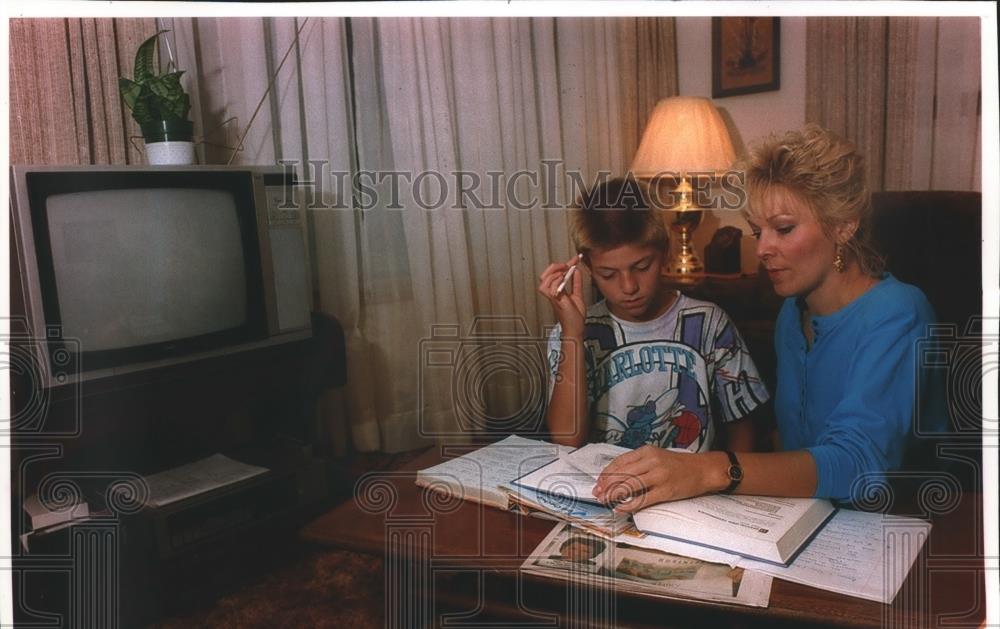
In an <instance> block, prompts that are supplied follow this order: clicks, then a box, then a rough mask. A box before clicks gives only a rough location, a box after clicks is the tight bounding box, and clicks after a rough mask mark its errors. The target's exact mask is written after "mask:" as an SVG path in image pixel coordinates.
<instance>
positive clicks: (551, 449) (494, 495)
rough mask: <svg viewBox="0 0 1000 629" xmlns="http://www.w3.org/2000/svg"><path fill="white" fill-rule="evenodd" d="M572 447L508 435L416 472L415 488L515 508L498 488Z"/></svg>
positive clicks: (494, 505) (498, 506) (501, 507)
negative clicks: (424, 488) (425, 488)
mask: <svg viewBox="0 0 1000 629" xmlns="http://www.w3.org/2000/svg"><path fill="white" fill-rule="evenodd" d="M570 451H572V448H569V447H567V446H561V445H557V444H554V443H549V442H547V441H539V440H537V439H526V438H524V437H519V436H517V435H511V436H510V437H507V438H506V439H504V440H502V441H498V442H497V443H494V444H491V445H488V446H485V447H483V448H480V449H478V450H475V451H473V452H469V453H468V454H465V455H463V456H460V457H456V458H454V459H450V460H448V461H445V462H444V463H440V464H438V465H435V466H434V467H429V468H427V469H424V470H420V471H419V472H417V485H420V486H421V487H427V488H429V489H433V490H436V491H441V492H444V493H447V494H450V495H452V496H456V497H458V498H461V499H462V500H472V501H475V502H480V503H483V504H486V505H490V506H493V507H497V508H500V509H512V508H514V509H516V508H517V505H513V504H512V503H511V501H510V497H509V494H507V493H506V492H504V491H503V490H502V489H501V487H504V486H507V485H508V484H509V483H510V482H511V481H512V480H514V479H515V478H518V477H519V476H523V475H524V474H526V473H527V472H530V471H532V470H534V469H536V468H539V467H542V466H544V465H546V464H548V463H551V462H552V461H554V460H556V459H558V457H559V456H560V455H562V454H566V453H568V452H570Z"/></svg>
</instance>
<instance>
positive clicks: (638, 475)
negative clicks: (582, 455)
mask: <svg viewBox="0 0 1000 629" xmlns="http://www.w3.org/2000/svg"><path fill="white" fill-rule="evenodd" d="M720 456H721V457H722V460H719V457H720ZM727 465H728V459H727V458H726V455H725V454H724V453H722V452H706V453H701V454H683V453H680V452H669V451H667V450H664V449H663V448H658V447H656V446H650V445H646V446H642V447H641V448H638V449H637V450H633V451H632V452H626V453H625V454H622V455H620V456H619V457H617V458H616V459H615V460H613V461H612V462H611V463H609V464H608V466H607V467H605V468H604V470H603V471H602V472H601V475H600V477H599V478H598V479H597V486H596V487H595V488H594V496H595V497H596V498H598V499H599V500H602V501H603V502H606V503H618V504H616V505H615V511H619V512H624V513H632V512H635V511H638V510H640V509H643V508H645V507H649V506H652V505H654V504H656V503H659V502H665V501H668V500H680V499H682V498H691V497H693V496H700V495H702V494H706V493H710V492H715V491H719V490H720V489H724V488H725V487H726V486H727V485H728V482H726V483H723V484H722V486H721V487H720V486H719V484H720V483H721V482H722V478H721V477H720V475H724V474H725V469H726V467H727Z"/></svg>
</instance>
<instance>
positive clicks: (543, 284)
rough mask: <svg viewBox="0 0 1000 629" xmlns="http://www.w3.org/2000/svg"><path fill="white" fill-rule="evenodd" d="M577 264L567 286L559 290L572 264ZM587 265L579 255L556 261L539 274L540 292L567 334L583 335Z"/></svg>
mask: <svg viewBox="0 0 1000 629" xmlns="http://www.w3.org/2000/svg"><path fill="white" fill-rule="evenodd" d="M574 265H575V266H576V267H577V268H576V271H574V272H573V277H571V278H570V280H569V282H567V283H566V287H565V288H564V289H563V290H562V291H559V290H558V288H559V285H560V284H562V281H563V278H565V277H566V272H567V271H569V269H570V267H571V266H574ZM585 269H586V265H585V264H583V263H582V260H580V258H579V257H577V256H573V257H572V258H570V259H569V260H567V261H566V262H554V263H552V264H550V265H549V266H548V268H546V269H545V270H544V271H543V272H542V274H541V275H540V276H539V283H538V292H539V293H541V294H542V295H543V296H544V297H545V298H546V299H548V300H549V303H551V304H552V310H553V311H554V312H555V314H556V319H558V321H559V325H560V326H561V327H562V333H563V334H564V335H566V336H570V337H576V338H580V337H583V322H584V318H585V317H586V314H587V306H586V305H585V304H584V303H583V271H584V270H585Z"/></svg>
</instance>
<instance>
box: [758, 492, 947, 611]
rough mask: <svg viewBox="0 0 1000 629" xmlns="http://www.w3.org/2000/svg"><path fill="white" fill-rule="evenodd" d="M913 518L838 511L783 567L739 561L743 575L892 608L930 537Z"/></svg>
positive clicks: (922, 523) (926, 527) (927, 525)
mask: <svg viewBox="0 0 1000 629" xmlns="http://www.w3.org/2000/svg"><path fill="white" fill-rule="evenodd" d="M930 530H931V525H930V523H928V522H925V521H923V520H918V519H916V518H905V517H900V516H887V515H882V514H881V513H865V512H862V511H852V510H849V509H841V510H840V511H838V512H837V514H836V515H834V516H833V518H831V519H830V521H829V522H827V524H826V526H825V527H824V528H823V529H822V530H820V532H819V533H818V534H817V535H816V537H814V538H813V540H812V541H811V542H810V543H809V545H807V546H806V547H805V548H803V549H802V552H800V553H799V555H798V557H796V558H795V561H794V562H792V564H791V565H790V566H788V567H784V568H782V567H779V566H775V565H773V564H769V563H763V562H759V561H753V560H750V559H741V560H740V562H739V565H740V566H741V567H743V568H746V569H747V570H758V571H761V572H766V573H767V574H770V575H772V576H774V577H777V578H779V579H784V580H786V581H794V582H795V583H801V584H803V585H810V586H812V587H816V588H820V589H823V590H829V591H831V592H837V593H840V594H846V595H847V596H856V597H858V598H863V599H867V600H870V601H876V602H879V603H891V602H892V601H893V599H894V598H896V594H897V593H898V592H899V588H900V587H901V586H902V585H903V581H904V580H905V579H906V575H907V574H908V573H909V572H910V569H911V568H912V567H913V562H914V561H915V560H916V558H917V555H919V554H920V549H921V548H922V547H923V545H924V543H925V542H926V541H927V537H928V535H930Z"/></svg>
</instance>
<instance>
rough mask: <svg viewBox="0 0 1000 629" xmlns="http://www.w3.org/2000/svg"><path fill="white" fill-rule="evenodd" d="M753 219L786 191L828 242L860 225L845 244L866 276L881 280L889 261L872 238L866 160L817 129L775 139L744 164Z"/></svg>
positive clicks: (756, 149)
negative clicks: (842, 229) (842, 228)
mask: <svg viewBox="0 0 1000 629" xmlns="http://www.w3.org/2000/svg"><path fill="white" fill-rule="evenodd" d="M741 166H742V170H743V171H744V172H746V187H747V191H748V193H749V195H748V197H749V198H748V203H749V209H750V212H751V213H757V212H759V211H760V210H761V209H762V208H763V207H764V203H765V202H766V201H767V200H768V199H769V198H771V195H772V194H774V189H775V187H783V188H785V189H786V190H787V191H789V192H791V193H792V194H793V195H794V196H796V197H797V198H799V199H801V200H802V201H805V202H806V204H807V205H808V206H809V207H810V209H811V210H812V212H813V214H814V215H815V216H816V220H817V221H818V222H819V224H820V226H821V227H822V228H823V231H824V233H826V234H827V236H830V237H833V234H834V233H835V232H834V230H835V228H836V227H837V226H839V225H841V224H843V223H846V222H849V221H853V220H856V221H857V222H858V227H857V229H856V230H855V232H854V234H853V235H852V236H851V238H850V239H848V241H847V242H845V243H840V244H841V245H842V246H843V248H844V253H845V255H846V256H847V257H849V258H850V259H853V260H854V261H856V262H857V263H858V266H859V267H860V268H861V271H862V273H865V274H866V275H870V276H873V277H878V276H880V275H882V273H883V271H884V270H885V260H884V258H883V257H882V256H881V255H880V254H879V253H878V251H876V249H875V247H874V245H873V243H872V237H871V215H872V205H871V191H870V189H869V188H868V181H867V176H866V174H865V163H864V158H863V157H862V156H861V154H860V153H858V151H857V149H856V148H855V146H854V145H853V144H851V143H850V142H848V141H847V140H845V139H843V138H841V137H840V136H838V135H836V134H835V133H833V132H832V131H828V130H826V129H823V128H822V127H819V126H817V125H814V124H809V125H806V126H805V128H803V129H802V130H801V131H789V132H787V133H785V135H783V136H781V137H777V136H774V135H772V136H770V137H769V138H768V139H767V140H765V141H764V142H763V143H761V144H760V145H758V146H756V147H754V148H753V149H752V150H751V152H750V156H749V157H748V158H747V159H746V160H744V162H743V163H742V165H741Z"/></svg>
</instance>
